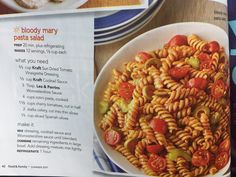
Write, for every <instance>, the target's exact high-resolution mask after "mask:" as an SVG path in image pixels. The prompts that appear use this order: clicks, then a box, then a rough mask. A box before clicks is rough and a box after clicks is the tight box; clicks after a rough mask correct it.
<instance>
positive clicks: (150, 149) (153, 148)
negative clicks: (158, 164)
mask: <svg viewBox="0 0 236 177" xmlns="http://www.w3.org/2000/svg"><path fill="white" fill-rule="evenodd" d="M146 149H147V151H148V152H149V153H152V154H157V153H159V152H161V151H162V150H163V149H164V147H163V146H161V145H160V144H154V145H148V146H146Z"/></svg>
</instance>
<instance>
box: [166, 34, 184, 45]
mask: <svg viewBox="0 0 236 177" xmlns="http://www.w3.org/2000/svg"><path fill="white" fill-rule="evenodd" d="M168 44H169V46H170V47H171V46H175V45H178V46H181V45H188V41H187V37H186V36H184V35H176V36H174V37H173V38H171V39H170V41H169V42H168Z"/></svg>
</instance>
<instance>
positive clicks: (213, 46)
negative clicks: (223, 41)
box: [203, 41, 220, 53]
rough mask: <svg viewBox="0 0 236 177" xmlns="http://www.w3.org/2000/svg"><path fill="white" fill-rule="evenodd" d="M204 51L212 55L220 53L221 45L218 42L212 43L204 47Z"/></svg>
mask: <svg viewBox="0 0 236 177" xmlns="http://www.w3.org/2000/svg"><path fill="white" fill-rule="evenodd" d="M203 50H204V51H206V52H210V53H214V52H219V50H220V45H219V43H218V42H216V41H211V42H209V43H208V44H206V45H205V46H204V48H203Z"/></svg>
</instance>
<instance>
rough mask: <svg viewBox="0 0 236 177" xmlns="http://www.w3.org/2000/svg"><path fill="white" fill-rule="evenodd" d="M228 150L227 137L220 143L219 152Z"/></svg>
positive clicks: (228, 141)
mask: <svg viewBox="0 0 236 177" xmlns="http://www.w3.org/2000/svg"><path fill="white" fill-rule="evenodd" d="M229 150H230V140H229V139H228V138H227V139H225V140H224V141H222V142H221V143H220V146H219V151H220V152H229Z"/></svg>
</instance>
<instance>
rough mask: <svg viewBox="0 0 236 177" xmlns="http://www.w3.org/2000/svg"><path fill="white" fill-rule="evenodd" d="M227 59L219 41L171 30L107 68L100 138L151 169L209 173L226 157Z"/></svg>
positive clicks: (167, 172) (179, 173) (152, 172)
mask: <svg viewBox="0 0 236 177" xmlns="http://www.w3.org/2000/svg"><path fill="white" fill-rule="evenodd" d="M228 90H229V85H228V59H227V56H226V54H225V51H224V48H223V47H221V46H220V44H219V43H218V42H217V41H205V40H203V39H201V38H200V37H199V36H197V35H195V34H192V35H189V36H184V35H176V36H174V37H173V38H172V39H171V40H170V41H169V42H168V43H167V44H166V45H164V47H163V48H162V49H157V50H155V51H142V52H139V53H138V54H137V55H136V56H135V60H134V61H130V62H127V63H125V64H124V69H123V71H119V70H117V69H114V70H113V80H111V81H110V82H109V83H108V86H107V88H106V90H105V92H104V96H103V100H102V101H101V102H100V103H99V104H100V105H99V106H100V113H101V114H103V117H102V119H101V121H100V124H99V126H100V128H101V129H102V130H103V131H104V141H105V142H106V143H107V144H108V145H110V146H111V147H112V148H114V150H116V151H118V152H120V153H121V154H122V155H123V156H125V157H126V158H127V160H128V161H129V162H130V163H131V164H133V165H134V166H136V167H137V168H140V169H141V170H142V171H143V172H144V173H145V174H147V175H150V176H156V175H159V176H173V175H175V176H180V177H182V176H185V177H191V176H199V175H207V174H215V173H217V172H218V171H219V170H220V169H222V168H223V167H225V166H226V164H227V163H228V161H229V153H230V140H229V139H230V138H229V136H230V135H229V116H230V105H229V91H228Z"/></svg>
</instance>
